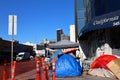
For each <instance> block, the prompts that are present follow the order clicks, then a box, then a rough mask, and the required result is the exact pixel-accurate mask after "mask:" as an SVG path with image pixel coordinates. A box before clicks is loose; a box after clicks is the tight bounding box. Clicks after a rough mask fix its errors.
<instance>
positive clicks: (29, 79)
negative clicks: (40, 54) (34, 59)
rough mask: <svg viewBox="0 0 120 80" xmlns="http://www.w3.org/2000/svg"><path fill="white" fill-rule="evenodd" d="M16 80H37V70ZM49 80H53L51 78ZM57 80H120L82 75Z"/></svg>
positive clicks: (21, 75)
mask: <svg viewBox="0 0 120 80" xmlns="http://www.w3.org/2000/svg"><path fill="white" fill-rule="evenodd" d="M42 75H43V73H42ZM15 79H16V80H36V69H34V70H31V71H29V72H26V73H23V74H20V75H18V76H16V77H15ZM8 80H10V79H8ZM42 80H43V79H42ZM49 80H52V79H51V78H50V79H49ZM56 80H118V79H111V78H107V77H97V76H90V75H86V74H85V75H82V76H78V77H59V78H57V79H56Z"/></svg>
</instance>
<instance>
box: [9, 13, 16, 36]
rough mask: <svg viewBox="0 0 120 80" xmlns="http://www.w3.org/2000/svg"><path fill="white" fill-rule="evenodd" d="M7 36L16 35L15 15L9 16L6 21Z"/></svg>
mask: <svg viewBox="0 0 120 80" xmlns="http://www.w3.org/2000/svg"><path fill="white" fill-rule="evenodd" d="M8 24H9V27H8V34H9V35H16V34H17V16H16V15H9V20H8Z"/></svg>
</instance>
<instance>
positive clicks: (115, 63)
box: [107, 59, 120, 79]
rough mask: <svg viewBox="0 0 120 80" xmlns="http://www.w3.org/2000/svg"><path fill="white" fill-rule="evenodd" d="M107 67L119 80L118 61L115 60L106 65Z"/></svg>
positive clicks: (119, 62) (119, 60)
mask: <svg viewBox="0 0 120 80" xmlns="http://www.w3.org/2000/svg"><path fill="white" fill-rule="evenodd" d="M107 67H108V68H109V69H110V70H111V71H112V72H113V73H114V74H115V76H116V77H117V78H118V79H120V59H115V60H112V61H110V62H109V63H108V64H107Z"/></svg>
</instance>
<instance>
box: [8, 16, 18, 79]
mask: <svg viewBox="0 0 120 80" xmlns="http://www.w3.org/2000/svg"><path fill="white" fill-rule="evenodd" d="M8 24H9V32H8V34H9V35H11V36H12V41H11V78H12V66H13V43H14V35H16V32H17V31H16V29H17V16H16V15H9V23H8Z"/></svg>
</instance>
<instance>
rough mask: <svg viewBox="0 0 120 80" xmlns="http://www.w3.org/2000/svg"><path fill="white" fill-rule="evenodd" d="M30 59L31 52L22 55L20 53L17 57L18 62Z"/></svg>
mask: <svg viewBox="0 0 120 80" xmlns="http://www.w3.org/2000/svg"><path fill="white" fill-rule="evenodd" d="M29 59H30V53H29V52H20V53H18V55H16V61H20V60H29Z"/></svg>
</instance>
